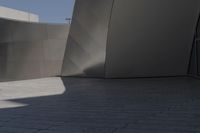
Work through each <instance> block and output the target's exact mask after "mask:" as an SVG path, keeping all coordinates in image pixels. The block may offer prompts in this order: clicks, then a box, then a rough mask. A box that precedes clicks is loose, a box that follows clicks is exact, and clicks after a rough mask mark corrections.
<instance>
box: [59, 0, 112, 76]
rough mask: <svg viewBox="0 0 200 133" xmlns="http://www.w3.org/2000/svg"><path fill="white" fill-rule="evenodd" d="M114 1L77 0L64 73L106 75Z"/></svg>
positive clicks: (64, 74)
mask: <svg viewBox="0 0 200 133" xmlns="http://www.w3.org/2000/svg"><path fill="white" fill-rule="evenodd" d="M112 2H113V0H76V3H75V11H74V15H73V19H72V25H71V30H70V34H69V38H68V44H67V48H66V53H65V59H64V64H63V69H62V75H63V76H89V77H104V64H105V55H106V42H107V32H108V24H109V18H110V13H111V7H112Z"/></svg>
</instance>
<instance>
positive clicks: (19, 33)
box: [0, 19, 69, 81]
mask: <svg viewBox="0 0 200 133" xmlns="http://www.w3.org/2000/svg"><path fill="white" fill-rule="evenodd" d="M68 30H69V26H68V25H57V24H39V23H26V22H18V21H11V20H5V19H0V36H1V38H0V80H1V81H5V80H20V79H30V78H40V77H48V76H57V75H60V73H61V67H62V61H63V56H64V52H65V47H66V42H67V36H68Z"/></svg>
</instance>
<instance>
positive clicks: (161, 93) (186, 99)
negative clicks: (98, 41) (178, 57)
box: [0, 77, 200, 133]
mask: <svg viewBox="0 0 200 133" xmlns="http://www.w3.org/2000/svg"><path fill="white" fill-rule="evenodd" d="M62 81H63V83H64V85H65V88H66V90H65V93H64V94H61V95H53V96H42V97H35V98H23V99H14V100H9V101H8V102H15V103H21V104H26V105H27V106H24V107H18V108H4V109H0V132H2V133H197V132H199V131H200V124H199V123H200V106H199V105H200V81H199V80H198V79H194V78H187V77H180V78H147V79H146V78H144V79H142V78H141V79H89V78H88V79H87V78H65V77H63V78H62ZM2 87H3V86H0V88H2ZM30 87H31V86H30ZM0 90H1V89H0ZM0 92H1V91H0ZM1 95H2V94H1ZM0 106H1V102H0Z"/></svg>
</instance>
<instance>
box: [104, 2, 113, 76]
mask: <svg viewBox="0 0 200 133" xmlns="http://www.w3.org/2000/svg"><path fill="white" fill-rule="evenodd" d="M114 3H115V0H113V1H112V5H111V10H110V17H109V20H108V30H107V38H106V52H105V64H104V78H106V77H107V76H106V73H107V72H106V66H107V53H108V37H109V33H110V27H111V19H112V16H113V8H114Z"/></svg>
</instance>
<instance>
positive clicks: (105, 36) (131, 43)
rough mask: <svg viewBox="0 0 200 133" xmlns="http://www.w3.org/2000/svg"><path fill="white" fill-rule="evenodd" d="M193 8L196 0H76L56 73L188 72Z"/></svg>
mask: <svg viewBox="0 0 200 133" xmlns="http://www.w3.org/2000/svg"><path fill="white" fill-rule="evenodd" d="M199 11H200V2H199V0H190V1H188V0H187V1H180V0H151V1H147V0H84V1H83V0H76V4H75V11H74V15H73V20H72V26H71V30H70V33H69V38H68V45H67V48H66V52H65V58H64V63H63V68H62V75H63V76H83V77H103V78H129V77H157V76H183V75H188V74H189V69H190V68H192V67H190V66H191V65H192V64H191V63H193V62H192V61H191V59H192V58H191V51H192V47H193V44H194V34H195V30H196V25H197V21H198V17H199ZM194 51H195V50H194ZM190 62H191V63H190Z"/></svg>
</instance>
